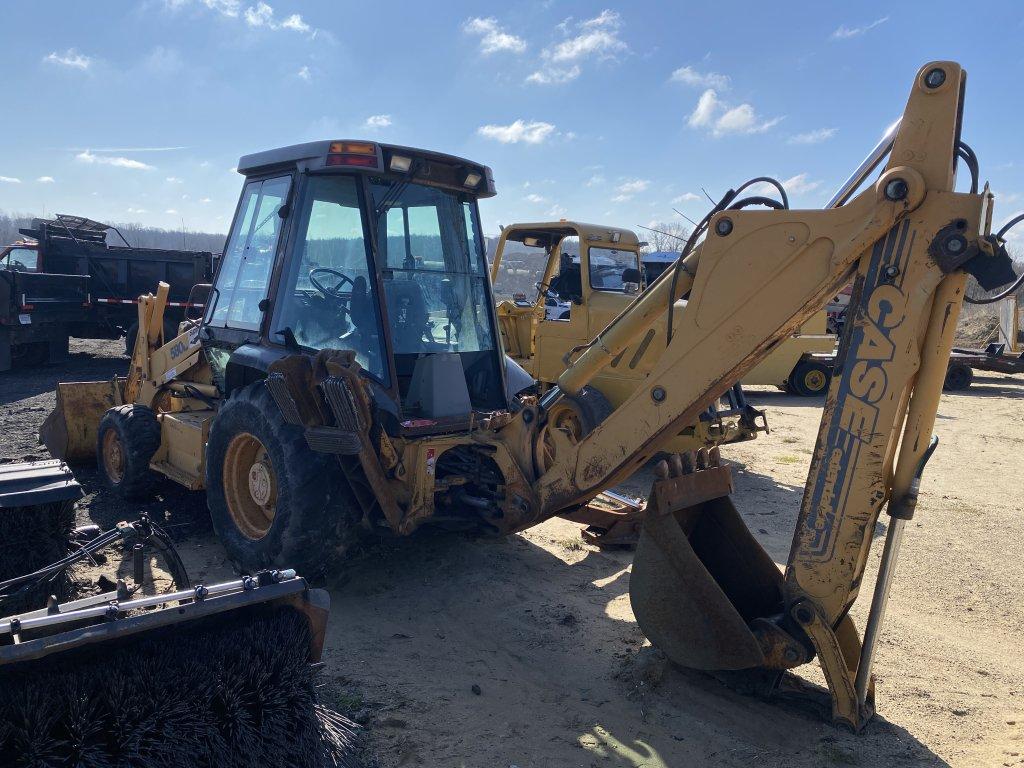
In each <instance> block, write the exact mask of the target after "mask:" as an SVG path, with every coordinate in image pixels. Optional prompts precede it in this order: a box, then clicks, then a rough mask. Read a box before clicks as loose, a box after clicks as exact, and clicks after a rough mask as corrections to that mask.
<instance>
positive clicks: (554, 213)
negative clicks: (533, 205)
mask: <svg viewBox="0 0 1024 768" xmlns="http://www.w3.org/2000/svg"><path fill="white" fill-rule="evenodd" d="M547 215H548V216H550V217H551V218H552V219H560V218H562V217H563V216H565V208H563V207H562V206H560V205H558V204H555V205H552V206H551V208H549V209H548V213H547Z"/></svg>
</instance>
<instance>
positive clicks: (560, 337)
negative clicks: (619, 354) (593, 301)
mask: <svg viewBox="0 0 1024 768" xmlns="http://www.w3.org/2000/svg"><path fill="white" fill-rule="evenodd" d="M581 247H582V246H581V242H580V237H579V236H578V235H569V236H566V237H563V238H562V239H561V240H559V241H558V243H557V244H556V245H555V247H554V248H553V249H552V250H551V256H550V259H551V260H552V261H553V262H554V263H555V264H556V265H557V264H558V263H559V261H560V259H561V254H562V253H568V254H570V255H573V254H579V256H578V257H577V256H574V259H575V258H580V261H579V269H580V281H581V285H582V288H583V290H582V294H583V299H582V301H581V303H579V304H577V303H575V302H570V304H569V317H568V319H565V320H563V319H559V318H554V317H548V313H547V312H545V313H544V314H542V315H539V316H538V317H539V320H538V324H537V370H536V372H535V375H536V378H537V379H538V381H540V382H542V383H544V382H555V381H557V380H558V377H559V376H561V375H562V372H563V371H564V370H565V363H564V362H563V359H564V357H565V355H566V354H567V353H568V352H569V350H571V349H573V348H574V347H578V346H581V345H583V344H586V343H587V342H588V341H589V340H590V338H591V337H590V318H589V316H588V307H587V274H586V268H585V266H584V263H583V261H582V258H581V257H582V254H581V252H580V249H581ZM554 272H555V270H554V269H552V268H551V264H550V262H549V269H548V270H547V273H546V277H547V278H548V279H549V281H550V279H552V278H553V277H554V274H553V273H554ZM552 314H553V313H552ZM560 314H561V313H560Z"/></svg>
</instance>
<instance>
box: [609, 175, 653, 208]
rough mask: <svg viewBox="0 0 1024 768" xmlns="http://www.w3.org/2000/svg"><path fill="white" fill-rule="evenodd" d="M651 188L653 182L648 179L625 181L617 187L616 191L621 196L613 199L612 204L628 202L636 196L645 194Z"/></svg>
mask: <svg viewBox="0 0 1024 768" xmlns="http://www.w3.org/2000/svg"><path fill="white" fill-rule="evenodd" d="M649 186H651V182H649V181H648V180H647V179H631V180H629V181H624V182H623V183H622V184H619V186H618V187H616V191H617V192H618V193H619V194H617V195H616V196H615V197H613V198H612V202H615V203H622V202H625V201H626V200H631V199H632V198H633V196H634V195H637V194H639V193H640V192H643V191H644V190H645V189H647V188H648V187H649Z"/></svg>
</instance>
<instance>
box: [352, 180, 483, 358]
mask: <svg viewBox="0 0 1024 768" xmlns="http://www.w3.org/2000/svg"><path fill="white" fill-rule="evenodd" d="M370 189H371V192H372V194H373V197H374V210H375V213H376V217H377V227H378V230H377V231H378V236H377V239H378V244H379V247H380V249H381V251H382V259H383V261H384V267H385V268H384V269H382V271H381V281H382V286H383V291H384V302H385V304H386V306H387V314H388V321H389V324H390V326H391V343H392V346H393V348H394V351H395V354H397V355H418V354H423V353H429V352H445V351H447V352H480V351H483V350H491V349H494V346H495V342H494V334H493V331H492V329H491V317H490V302H489V299H488V297H487V270H486V259H485V256H484V253H483V248H482V247H481V243H480V241H479V238H478V237H477V234H476V233H477V232H479V222H478V221H477V209H476V206H475V205H473V204H472V203H471V202H469V201H467V200H466V199H464V198H463V196H462V195H459V194H458V193H456V192H450V191H446V190H442V189H439V188H437V187H429V186H426V185H420V184H415V183H414V184H405V185H402V186H395V183H394V182H392V183H390V184H389V183H387V182H384V181H377V180H374V181H372V182H371V184H370Z"/></svg>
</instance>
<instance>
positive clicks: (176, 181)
mask: <svg viewBox="0 0 1024 768" xmlns="http://www.w3.org/2000/svg"><path fill="white" fill-rule="evenodd" d="M167 181H168V183H170V184H184V183H185V181H184V180H183V179H179V178H178V177H177V176H168V177H167Z"/></svg>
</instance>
